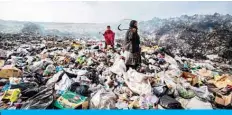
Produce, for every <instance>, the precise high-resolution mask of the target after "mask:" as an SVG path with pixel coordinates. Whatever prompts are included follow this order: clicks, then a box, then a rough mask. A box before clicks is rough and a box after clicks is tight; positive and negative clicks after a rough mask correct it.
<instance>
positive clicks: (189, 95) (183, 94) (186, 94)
mask: <svg viewBox="0 0 232 115" xmlns="http://www.w3.org/2000/svg"><path fill="white" fill-rule="evenodd" d="M178 93H179V95H180V96H181V97H182V98H184V99H191V98H193V97H195V93H194V91H192V90H186V89H185V88H179V89H178Z"/></svg>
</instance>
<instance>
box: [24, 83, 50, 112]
mask: <svg viewBox="0 0 232 115" xmlns="http://www.w3.org/2000/svg"><path fill="white" fill-rule="evenodd" d="M52 86H53V85H49V86H48V87H45V86H42V87H41V88H40V91H39V93H37V94H36V95H34V96H33V97H31V98H29V99H28V100H27V101H26V102H25V103H24V104H23V105H22V107H21V109H46V108H48V107H49V106H50V105H51V104H52V102H53V100H54V97H53V93H54V90H53V87H52Z"/></svg>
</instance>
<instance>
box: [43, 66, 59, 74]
mask: <svg viewBox="0 0 232 115" xmlns="http://www.w3.org/2000/svg"><path fill="white" fill-rule="evenodd" d="M55 70H56V67H55V66H54V65H52V64H50V65H48V66H47V67H46V69H45V71H44V73H43V75H50V74H53V73H55Z"/></svg>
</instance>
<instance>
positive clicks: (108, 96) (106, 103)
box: [90, 89, 117, 109]
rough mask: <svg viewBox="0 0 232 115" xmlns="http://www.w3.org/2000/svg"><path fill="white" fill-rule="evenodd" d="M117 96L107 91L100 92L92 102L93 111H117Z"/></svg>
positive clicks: (94, 96) (93, 97)
mask: <svg viewBox="0 0 232 115" xmlns="http://www.w3.org/2000/svg"><path fill="white" fill-rule="evenodd" d="M116 99H117V97H116V95H115V94H114V93H113V92H112V91H106V90H105V89H101V90H98V91H97V92H96V93H95V94H94V95H93V96H92V98H91V100H90V108H91V109H115V108H116V107H115V103H116Z"/></svg>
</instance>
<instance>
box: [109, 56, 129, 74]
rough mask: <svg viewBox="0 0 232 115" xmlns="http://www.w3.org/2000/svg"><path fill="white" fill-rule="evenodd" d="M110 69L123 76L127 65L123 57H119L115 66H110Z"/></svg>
mask: <svg viewBox="0 0 232 115" xmlns="http://www.w3.org/2000/svg"><path fill="white" fill-rule="evenodd" d="M110 71H111V72H113V73H115V74H117V75H119V76H122V75H123V73H124V72H126V65H125V63H124V61H123V60H122V59H117V60H116V61H115V62H114V64H113V66H112V67H110Z"/></svg>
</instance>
